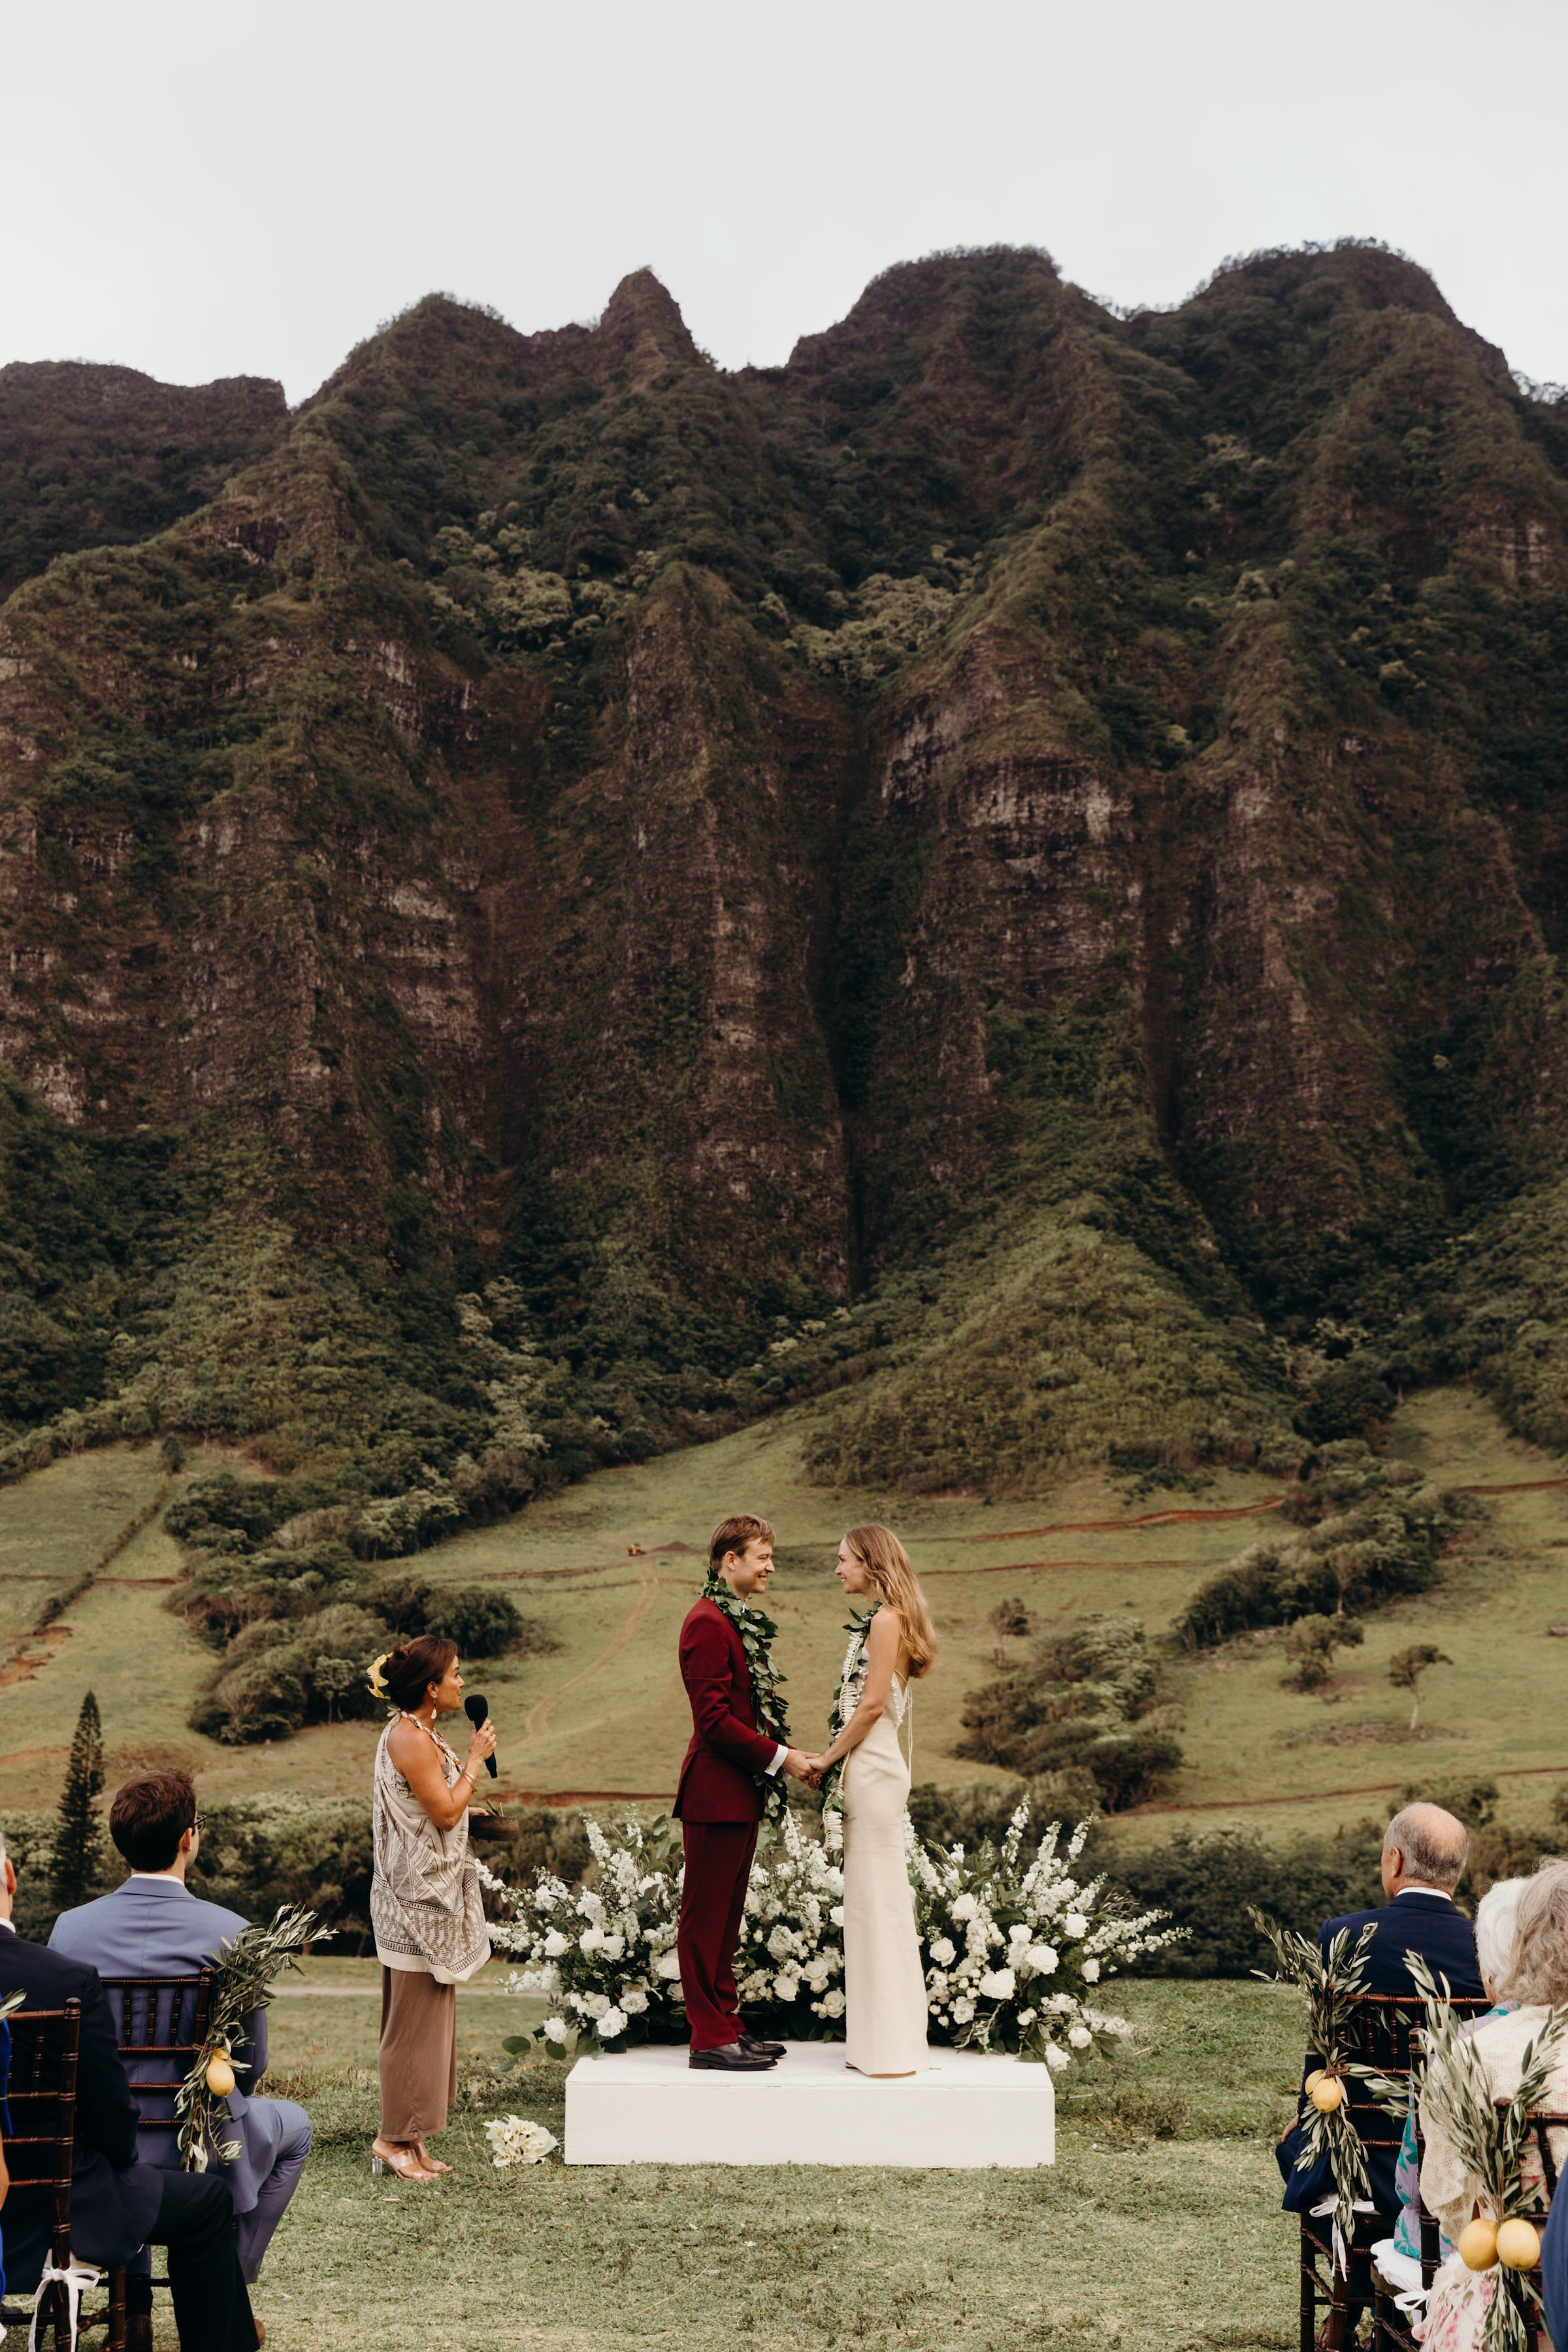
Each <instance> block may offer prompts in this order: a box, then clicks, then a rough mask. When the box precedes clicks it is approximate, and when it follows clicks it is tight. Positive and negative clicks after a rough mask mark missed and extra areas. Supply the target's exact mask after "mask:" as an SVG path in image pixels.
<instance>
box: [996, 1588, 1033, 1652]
mask: <svg viewBox="0 0 1568 2352" xmlns="http://www.w3.org/2000/svg"><path fill="white" fill-rule="evenodd" d="M990 1624H991V1631H992V1632H993V1633H994V1634H995V1636H996V1663H997V1664H998V1665H999V1666H1002V1665H1005V1664H1006V1663H1007V1653H1006V1650H1005V1646H1004V1645H1005V1643H1007V1642H1010V1641H1012V1642H1024V1641H1027V1639H1028V1637H1029V1635H1030V1634H1031V1633H1033V1632H1034V1630H1035V1621H1034V1619H1033V1618H1032V1617H1031V1616H1030V1614H1029V1612H1028V1610H1027V1608H1026V1606H1025V1604H1024V1602H1023V1601H1020V1600H1019V1599H1018V1598H1017V1597H1016V1595H1015V1596H1014V1598H1013V1599H1012V1600H1009V1601H998V1602H997V1603H996V1606H995V1608H994V1609H993V1611H992V1612H991V1617H990Z"/></svg>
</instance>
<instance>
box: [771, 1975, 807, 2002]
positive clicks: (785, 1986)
mask: <svg viewBox="0 0 1568 2352" xmlns="http://www.w3.org/2000/svg"><path fill="white" fill-rule="evenodd" d="M799 1990H800V1979H799V1978H798V1977H795V1976H791V1975H790V1974H789V1972H788V1970H787V1969H781V1970H780V1972H779V1974H778V1975H777V1976H776V1977H775V1978H774V1979H773V1991H774V1993H775V1995H776V1996H777V1998H778V1999H779V2000H794V1999H795V1995H796V1993H798V1992H799Z"/></svg>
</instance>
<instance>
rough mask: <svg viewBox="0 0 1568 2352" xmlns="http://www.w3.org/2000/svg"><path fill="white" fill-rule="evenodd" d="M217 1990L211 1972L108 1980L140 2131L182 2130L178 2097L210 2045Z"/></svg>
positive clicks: (112, 2011) (204, 1970) (107, 1983)
mask: <svg viewBox="0 0 1568 2352" xmlns="http://www.w3.org/2000/svg"><path fill="white" fill-rule="evenodd" d="M212 1987H213V1972H212V1970H211V1969H202V1970H201V1971H200V1972H199V1973H198V1974H197V1975H195V1976H188V1977H105V1978H104V1979H103V1988H104V1990H105V1991H106V1992H107V1993H108V1994H109V1996H110V2011H111V2013H112V2014H113V2015H114V2016H115V2017H116V2019H117V2021H118V2023H117V2029H116V2031H117V2037H118V2040H119V2043H120V2054H121V2058H122V2059H123V2060H124V2062H125V2073H126V2077H127V2080H128V2081H129V2083H130V2084H131V2090H132V2096H133V2097H134V2099H135V2101H136V2105H137V2107H138V2109H139V2110H140V2116H139V2121H138V2124H137V2130H138V2132H139V2133H147V2134H153V2133H166V2132H172V2131H176V2130H177V2129H178V2128H179V2125H178V2118H177V2117H176V2116H175V2114H174V2094H175V2093H176V2092H177V2091H178V2089H179V2087H180V2085H181V2084H182V2083H183V2082H184V2079H185V2077H186V2075H187V2074H189V2073H190V2071H191V2068H192V2066H193V2064H194V2063H195V2059H196V2056H197V2054H198V2053H199V2052H200V2051H201V2050H202V2049H203V2048H204V2046H205V2042H206V2032H207V2019H208V2016H209V2014H210V2011H211V2009H212ZM164 2154H165V2156H166V2155H167V2150H166V2149H165V2150H164ZM154 2160H155V2159H154Z"/></svg>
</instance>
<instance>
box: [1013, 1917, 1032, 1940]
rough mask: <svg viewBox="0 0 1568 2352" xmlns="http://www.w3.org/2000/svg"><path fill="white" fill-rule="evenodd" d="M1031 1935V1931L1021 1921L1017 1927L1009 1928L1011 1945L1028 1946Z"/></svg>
mask: <svg viewBox="0 0 1568 2352" xmlns="http://www.w3.org/2000/svg"><path fill="white" fill-rule="evenodd" d="M1030 1933H1031V1931H1030V1929H1029V1928H1027V1927H1025V1926H1024V1925H1023V1923H1022V1921H1020V1922H1019V1924H1018V1925H1017V1927H1009V1928H1008V1930H1007V1941H1008V1942H1009V1943H1010V1944H1026V1943H1027V1942H1028V1940H1029V1936H1030Z"/></svg>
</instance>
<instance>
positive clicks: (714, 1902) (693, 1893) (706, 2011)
mask: <svg viewBox="0 0 1568 2352" xmlns="http://www.w3.org/2000/svg"><path fill="white" fill-rule="evenodd" d="M680 1826H681V1828H682V1830H683V1831H684V1832H685V1837H686V1883H685V1885H684V1886H683V1887H682V1889H681V1895H680V1926H679V1929H678V1930H677V1934H676V1939H675V1949H676V1954H677V1956H678V1958H679V1961H680V1989H681V1991H682V1992H683V1993H684V1994H685V1996H686V2021H687V2023H688V2025H689V2027H690V2029H691V2047H692V2048H693V2050H718V2049H721V2047H722V2046H723V2044H724V2043H725V2042H733V2041H735V2040H736V2039H737V2037H738V2035H739V2034H740V2031H741V2006H740V1997H739V1995H738V1994H737V1992H736V1990H735V1943H736V1939H737V1937H739V1935H740V1933H741V1920H742V1916H743V1914H744V1912H745V1907H746V1884H747V1881H748V1880H749V1879H750V1877H751V1874H752V1855H753V1854H754V1853H756V1850H757V1824H756V1822H682V1823H681V1825H680Z"/></svg>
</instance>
